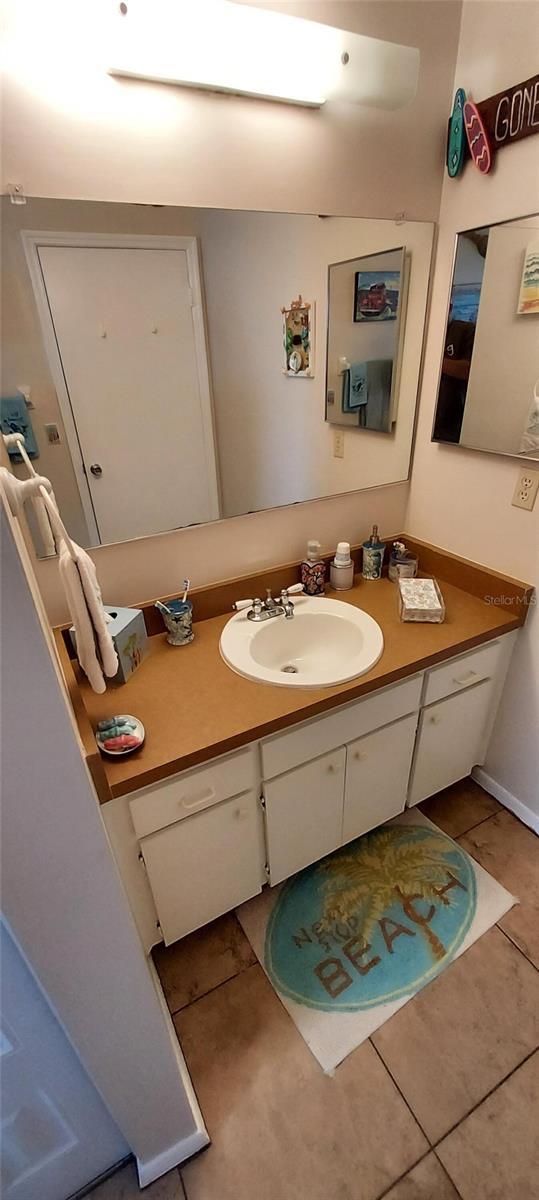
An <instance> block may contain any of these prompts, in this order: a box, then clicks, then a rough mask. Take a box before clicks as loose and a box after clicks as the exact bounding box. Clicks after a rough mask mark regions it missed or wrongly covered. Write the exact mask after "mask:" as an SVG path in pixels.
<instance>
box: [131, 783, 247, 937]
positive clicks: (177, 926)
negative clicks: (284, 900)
mask: <svg viewBox="0 0 539 1200" xmlns="http://www.w3.org/2000/svg"><path fill="white" fill-rule="evenodd" d="M260 819H261V812H260V806H259V803H258V798H257V795H256V792H245V793H244V794H243V795H242V796H236V797H235V798H234V799H233V800H224V801H223V803H222V804H215V805H214V806H213V807H212V808H207V809H206V810H205V811H204V812H201V813H197V814H196V815H195V816H192V817H187V818H186V819H184V820H183V821H178V822H177V823H176V824H175V825H168V826H167V828H166V829H160V830H159V831H158V833H152V834H150V835H149V837H146V838H143V839H142V841H141V849H142V854H143V858H144V862H145V865H146V870H147V872H148V879H149V883H150V887H151V889H152V892H153V897H154V900H155V907H156V909H157V915H158V917H159V922H160V925H161V929H162V932H163V937H164V940H165V945H167V946H170V944H171V942H175V941H177V939H178V938H181V937H183V936H184V935H185V934H186V933H191V932H192V930H193V929H199V928H200V926H201V925H205V924H206V923H207V922H208V921H212V920H213V919H214V917H219V916H221V914H222V913H224V912H228V911H229V910H230V909H231V908H235V907H236V905H237V904H242V903H243V901H244V900H249V899H250V897H251V896H254V895H256V893H257V892H259V891H260V890H261V865H260V839H259V824H260Z"/></svg>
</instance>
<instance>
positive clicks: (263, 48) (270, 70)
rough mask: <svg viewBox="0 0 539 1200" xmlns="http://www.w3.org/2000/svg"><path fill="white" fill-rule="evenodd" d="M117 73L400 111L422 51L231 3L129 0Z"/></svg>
mask: <svg viewBox="0 0 539 1200" xmlns="http://www.w3.org/2000/svg"><path fill="white" fill-rule="evenodd" d="M112 36H113V40H114V45H113V47H112V51H111V54H110V57H109V62H110V63H111V66H110V67H109V73H110V74H111V75H122V76H129V77H131V78H135V79H151V80H156V81H159V82H162V83H172V84H177V85H179V86H181V87H194V88H206V89H210V90H212V91H220V92H235V93H237V94H239V95H246V96H258V97H261V98H263V99H266V100H281V101H285V102H288V103H290V104H303V105H309V106H311V107H314V108H320V107H321V105H323V104H324V103H325V102H326V100H335V99H338V100H346V101H349V102H351V103H353V104H368V105H374V106H376V107H377V108H400V107H401V106H402V105H404V104H407V103H408V101H410V100H411V99H412V97H413V96H414V94H415V91H416V87H417V76H418V70H419V50H418V49H416V48H415V47H413V46H400V45H397V44H396V43H395V42H385V41H380V40H379V39H378V38H370V37H364V36H363V35H362V34H358V33H348V32H346V31H345V30H342V29H335V28H334V27H333V26H331V25H320V24H318V23H317V22H315V21H306V20H304V19H303V18H301V17H291V16H288V15H287V14H286V13H279V12H271V11H268V10H267V9H260V8H252V7H250V6H249V5H244V4H235V3H231V0H125V3H124V4H121V5H119V6H117V8H116V13H115V15H114V28H113V34H112Z"/></svg>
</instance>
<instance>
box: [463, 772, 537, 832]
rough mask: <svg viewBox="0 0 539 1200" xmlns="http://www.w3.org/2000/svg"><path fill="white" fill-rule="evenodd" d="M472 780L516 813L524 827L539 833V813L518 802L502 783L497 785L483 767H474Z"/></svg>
mask: <svg viewBox="0 0 539 1200" xmlns="http://www.w3.org/2000/svg"><path fill="white" fill-rule="evenodd" d="M472 778H473V779H475V781H476V783H479V784H480V785H481V787H482V788H484V789H485V791H486V792H488V793H489V795H490V796H494V799H495V800H499V801H500V804H503V806H504V808H508V809H509V811H510V812H512V813H514V814H515V817H518V819H519V821H523V823H524V825H528V826H529V828H530V829H533V831H534V833H539V813H536V812H534V811H533V809H532V808H528V806H527V804H523V803H522V800H517V798H516V796H513V795H512V793H511V792H508V791H507V788H504V787H502V785H501V783H497V781H496V780H495V779H493V778H492V776H491V775H487V772H486V771H484V770H483V767H474V768H473V771H472Z"/></svg>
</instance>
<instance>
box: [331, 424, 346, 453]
mask: <svg viewBox="0 0 539 1200" xmlns="http://www.w3.org/2000/svg"><path fill="white" fill-rule="evenodd" d="M333 457H334V458H344V430H343V429H335V430H334V433H333Z"/></svg>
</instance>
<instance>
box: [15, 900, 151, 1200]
mask: <svg viewBox="0 0 539 1200" xmlns="http://www.w3.org/2000/svg"><path fill="white" fill-rule="evenodd" d="M0 951H1V956H2V1000H1V1027H0V1055H1V1059H2V1120H1V1130H2V1164H1V1193H2V1197H3V1200H38V1198H39V1200H66V1197H67V1196H71V1195H73V1193H74V1192H76V1191H78V1190H79V1189H80V1188H83V1187H86V1186H87V1185H88V1184H89V1183H91V1182H92V1181H93V1180H94V1179H96V1178H97V1177H98V1176H99V1175H101V1174H102V1173H103V1172H104V1171H106V1170H108V1169H109V1168H110V1167H112V1166H114V1165H115V1164H116V1163H117V1162H119V1161H120V1160H121V1159H122V1158H124V1157H125V1155H126V1154H128V1153H129V1147H128V1146H127V1145H126V1143H125V1142H124V1139H123V1137H122V1136H121V1134H120V1132H119V1130H118V1129H117V1127H116V1125H115V1124H114V1121H113V1120H112V1117H111V1116H110V1114H109V1112H108V1111H107V1109H106V1108H105V1105H104V1104H103V1101H102V1100H101V1098H100V1096H99V1095H98V1093H97V1092H96V1090H95V1088H94V1086H93V1084H92V1083H91V1082H90V1080H89V1079H88V1076H87V1075H86V1072H85V1071H84V1069H83V1067H82V1066H81V1063H80V1062H79V1059H78V1058H77V1055H76V1054H75V1051H74V1050H73V1048H72V1046H71V1044H70V1043H69V1042H68V1040H67V1037H66V1035H65V1033H64V1031H63V1029H62V1028H61V1026H60V1025H59V1024H58V1021H57V1020H56V1017H55V1016H54V1015H53V1013H52V1012H51V1010H50V1008H49V1006H48V1004H47V1003H46V1001H45V998H44V996H43V995H42V993H41V991H40V990H39V988H38V986H37V983H36V982H35V979H34V978H33V976H32V975H31V973H30V971H29V970H28V967H27V966H26V963H25V962H24V960H23V958H22V956H21V954H20V953H19V950H18V948H17V946H16V945H15V943H14V942H13V940H12V938H11V936H10V934H9V933H8V931H7V929H6V927H5V926H4V924H3V923H2V922H0Z"/></svg>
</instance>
